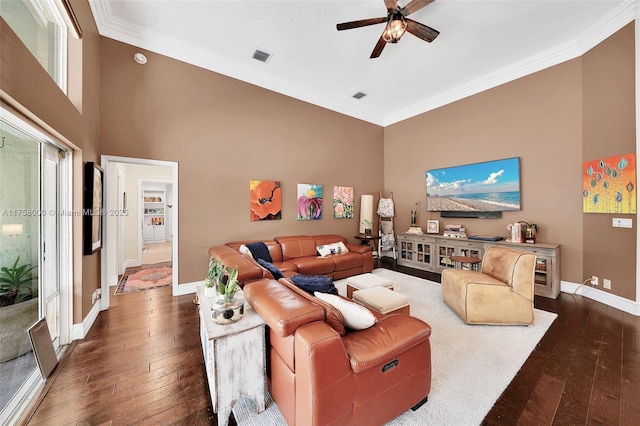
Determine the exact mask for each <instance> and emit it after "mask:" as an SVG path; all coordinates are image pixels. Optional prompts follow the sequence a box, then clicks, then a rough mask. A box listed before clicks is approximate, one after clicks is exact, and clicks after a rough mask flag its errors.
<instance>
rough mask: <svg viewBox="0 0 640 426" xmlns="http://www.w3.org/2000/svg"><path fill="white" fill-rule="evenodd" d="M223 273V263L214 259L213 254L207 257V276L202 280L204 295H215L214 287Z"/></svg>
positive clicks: (215, 287)
mask: <svg viewBox="0 0 640 426" xmlns="http://www.w3.org/2000/svg"><path fill="white" fill-rule="evenodd" d="M223 275H224V265H223V264H222V261H221V260H220V259H216V258H214V257H213V256H211V257H210V258H209V271H208V272H207V278H206V279H205V280H204V294H205V296H206V297H214V296H215V295H216V289H217V287H218V283H219V282H220V280H221V279H222V276H223Z"/></svg>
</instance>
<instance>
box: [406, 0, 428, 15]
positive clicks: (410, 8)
mask: <svg viewBox="0 0 640 426" xmlns="http://www.w3.org/2000/svg"><path fill="white" fill-rule="evenodd" d="M433 2H434V0H412V1H411V2H409V4H408V5H406V6H405V7H403V8H401V9H400V12H401V13H402V14H403V15H404V16H408V15H411V14H412V13H414V12H417V11H418V10H420V9H422V8H423V7H425V6H426V5H428V4H429V3H433Z"/></svg>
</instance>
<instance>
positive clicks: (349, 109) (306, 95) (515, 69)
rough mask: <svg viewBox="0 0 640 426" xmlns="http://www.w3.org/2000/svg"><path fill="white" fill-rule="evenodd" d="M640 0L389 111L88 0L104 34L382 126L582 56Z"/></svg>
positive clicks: (631, 12) (617, 26)
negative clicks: (567, 36)
mask: <svg viewBox="0 0 640 426" xmlns="http://www.w3.org/2000/svg"><path fill="white" fill-rule="evenodd" d="M639 4H640V0H629V1H628V2H625V3H623V4H621V5H620V6H619V7H618V8H616V9H615V10H613V11H612V12H611V13H609V14H607V15H605V16H603V18H602V19H600V20H599V21H598V22H596V23H595V24H594V25H593V26H592V27H591V28H589V29H588V30H587V31H585V32H583V33H582V34H581V35H580V36H579V37H577V38H576V39H575V40H573V41H571V42H568V43H565V44H562V45H559V46H556V47H554V48H553V49H549V50H547V51H545V52H542V53H540V54H539V55H536V56H532V57H529V58H526V59H525V60H522V61H520V62H517V63H514V64H511V65H509V66H507V67H504V68H502V69H500V70H497V71H495V72H492V73H490V74H487V75H485V76H483V77H481V78H478V79H475V80H472V81H469V82H467V83H465V84H463V85H460V86H458V87H456V88H454V89H452V90H449V91H446V92H443V93H440V94H438V95H436V96H432V97H430V98H428V99H425V100H424V101H422V102H419V103H416V104H413V105H410V106H408V107H406V108H404V109H402V110H400V111H397V112H393V113H388V111H379V110H377V109H372V108H368V107H367V105H366V103H362V102H361V101H358V100H355V99H353V98H351V97H345V98H336V97H333V96H327V95H325V94H323V93H322V92H320V91H311V90H309V88H308V87H302V86H299V85H295V84H292V83H291V82H290V81H288V80H285V79H282V78H279V77H277V76H274V75H272V74H269V73H266V72H263V71H261V70H259V69H256V68H255V67H251V66H247V65H245V64H241V63H239V62H236V61H232V60H229V59H228V58H223V57H221V56H219V55H215V54H212V53H211V52H208V51H206V50H205V49H202V48H197V47H193V46H192V45H191V44H188V43H184V42H181V41H179V40H176V39H174V38H171V37H168V36H166V35H164V34H161V33H158V32H155V31H149V30H146V29H143V28H140V27H137V26H135V25H131V24H129V23H127V22H126V21H123V20H121V19H120V18H118V17H117V16H115V15H114V14H113V13H112V11H111V8H110V3H109V2H103V1H99V0H89V5H90V7H91V10H92V13H93V15H94V19H95V20H96V24H97V27H98V29H99V32H100V35H102V36H104V37H108V38H112V39H114V40H118V41H121V42H123V43H127V44H130V45H133V46H137V47H140V48H141V49H145V50H148V51H150V52H155V53H158V54H161V55H165V56H168V57H171V58H174V59H177V60H180V61H183V62H186V63H189V64H192V65H195V66H198V67H201V68H204V69H208V70H211V71H214V72H216V73H219V74H222V75H226V76H228V77H231V78H234V79H237V80H241V81H244V82H246V83H249V84H252V85H256V86H259V87H261V88H264V89H267V90H271V91H274V92H277V93H280V94H283V95H286V96H289V97H292V98H295V99H298V100H301V101H304V102H308V103H311V104H314V105H317V106H320V107H322V108H326V109H329V110H332V111H335V112H338V113H340V114H344V115H347V116H350V117H353V118H357V119H360V120H363V121H366V122H369V123H373V124H376V125H379V126H383V127H384V126H389V125H392V124H395V123H398V122H400V121H403V120H406V119H409V118H412V117H415V116H417V115H420V114H423V113H425V112H428V111H431V110H433V109H436V108H439V107H442V106H444V105H447V104H450V103H453V102H456V101H458V100H461V99H464V98H466V97H469V96H472V95H475V94H477V93H480V92H483V91H486V90H489V89H492V88H494V87H497V86H500V85H503V84H505V83H508V82H510V81H514V80H516V79H519V78H521V77H524V76H527V75H530V74H533V73H535V72H538V71H541V70H543V69H546V68H549V67H552V66H554V65H558V64H560V63H563V62H566V61H568V60H571V59H574V58H576V57H579V56H581V55H583V54H584V53H586V52H587V51H588V50H590V49H592V48H593V47H594V46H596V45H597V44H598V43H600V42H602V41H603V40H605V39H606V38H608V37H610V36H611V35H612V34H613V33H615V32H616V31H618V30H620V29H621V28H622V27H624V26H625V25H626V24H628V23H629V22H631V21H633V20H634V19H635V18H636V16H637V15H638V14H639V13H640V12H639V9H640V7H639Z"/></svg>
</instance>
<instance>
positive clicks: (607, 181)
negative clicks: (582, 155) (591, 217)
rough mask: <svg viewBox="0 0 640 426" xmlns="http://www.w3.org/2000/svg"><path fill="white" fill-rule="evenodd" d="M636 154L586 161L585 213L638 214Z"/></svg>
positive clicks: (583, 192)
mask: <svg viewBox="0 0 640 426" xmlns="http://www.w3.org/2000/svg"><path fill="white" fill-rule="evenodd" d="M636 197H637V192H636V154H635V153H630V154H624V155H617V156H615V157H609V158H601V159H599V160H593V161H586V162H585V163H584V165H583V167H582V211H583V212H584V213H627V214H634V213H636Z"/></svg>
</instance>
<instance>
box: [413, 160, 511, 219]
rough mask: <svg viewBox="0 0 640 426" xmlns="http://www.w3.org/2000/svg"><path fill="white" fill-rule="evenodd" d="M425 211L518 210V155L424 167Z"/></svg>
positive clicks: (467, 215)
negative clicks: (425, 169) (430, 167)
mask: <svg viewBox="0 0 640 426" xmlns="http://www.w3.org/2000/svg"><path fill="white" fill-rule="evenodd" d="M426 180H427V211H433V212H466V213H468V214H464V215H463V216H464V217H483V216H482V215H473V212H480V213H481V212H504V211H515V210H520V158H518V157H515V158H506V159H504V160H494V161H486V162H483V163H474V164H466V165H462V166H454V167H446V168H442V169H433V170H427V172H426Z"/></svg>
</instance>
